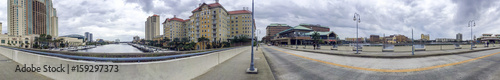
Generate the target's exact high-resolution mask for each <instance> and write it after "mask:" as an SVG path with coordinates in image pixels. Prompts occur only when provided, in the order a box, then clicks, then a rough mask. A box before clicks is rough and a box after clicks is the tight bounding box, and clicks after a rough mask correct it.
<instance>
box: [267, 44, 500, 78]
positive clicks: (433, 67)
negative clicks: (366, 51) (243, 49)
mask: <svg viewBox="0 0 500 80" xmlns="http://www.w3.org/2000/svg"><path fill="white" fill-rule="evenodd" d="M266 47H267V46H266ZM268 48H271V47H268ZM271 49H274V48H271ZM274 50H276V51H279V52H283V53H287V54H290V55H294V56H297V57H300V58H304V59H308V60H312V61H316V62H321V63H325V64H329V65H334V66H339V67H344V68H351V69H357V70H365V71H375V72H414V71H424V70H430V69H436V68H441V67H446V66H453V65H458V64H462V63H466V62H470V61H474V60H478V59H481V58H486V57H490V56H493V55H496V54H500V52H497V53H492V54H489V55H485V56H481V57H477V58H474V59H469V60H464V61H460V62H455V63H448V64H443V65H436V66H430V67H424V68H415V69H372V68H362V67H354V66H348V65H342V64H336V63H332V62H326V61H322V60H317V59H313V58H309V57H305V56H301V55H297V54H293V53H289V52H285V51H282V50H278V49H274Z"/></svg>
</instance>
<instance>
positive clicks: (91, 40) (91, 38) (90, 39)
mask: <svg viewBox="0 0 500 80" xmlns="http://www.w3.org/2000/svg"><path fill="white" fill-rule="evenodd" d="M89 35H90V36H89V42H94V41H93V38H94V37H93V34H92V33H90V34H89Z"/></svg>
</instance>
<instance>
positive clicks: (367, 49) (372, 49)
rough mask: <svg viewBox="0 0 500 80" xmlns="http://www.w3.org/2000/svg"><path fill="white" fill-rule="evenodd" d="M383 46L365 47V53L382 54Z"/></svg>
mask: <svg viewBox="0 0 500 80" xmlns="http://www.w3.org/2000/svg"><path fill="white" fill-rule="evenodd" d="M382 49H384V48H383V47H382V46H363V49H362V50H363V52H382Z"/></svg>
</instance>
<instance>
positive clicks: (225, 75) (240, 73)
mask: <svg viewBox="0 0 500 80" xmlns="http://www.w3.org/2000/svg"><path fill="white" fill-rule="evenodd" d="M254 49H255V48H254ZM258 50H259V51H255V50H254V64H255V67H256V68H257V69H258V74H247V73H246V72H245V70H246V69H247V68H249V67H250V55H251V53H250V52H251V51H250V49H248V50H246V51H244V52H243V53H240V54H238V55H236V56H234V57H233V58H231V59H229V60H227V61H225V62H223V63H221V64H219V65H217V66H215V67H213V68H212V69H211V70H210V71H208V72H206V73H205V74H203V75H200V76H198V77H196V78H194V80H274V76H273V73H272V71H271V68H270V67H269V64H268V63H267V60H266V58H265V56H264V54H263V52H262V49H261V47H259V49H258Z"/></svg>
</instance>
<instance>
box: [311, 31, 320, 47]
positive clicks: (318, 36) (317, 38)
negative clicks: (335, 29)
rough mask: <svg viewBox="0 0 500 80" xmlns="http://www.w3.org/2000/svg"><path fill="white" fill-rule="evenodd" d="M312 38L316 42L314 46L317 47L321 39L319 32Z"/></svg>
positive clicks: (315, 32)
mask: <svg viewBox="0 0 500 80" xmlns="http://www.w3.org/2000/svg"><path fill="white" fill-rule="evenodd" d="M311 36H312V39H313V41H314V44H313V45H317V44H318V42H319V39H320V34H319V33H318V32H317V31H314V33H313V34H312V35H311ZM313 49H316V47H314V48H313Z"/></svg>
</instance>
